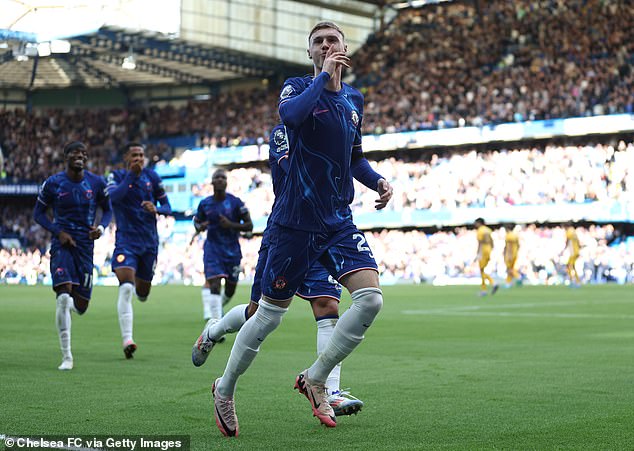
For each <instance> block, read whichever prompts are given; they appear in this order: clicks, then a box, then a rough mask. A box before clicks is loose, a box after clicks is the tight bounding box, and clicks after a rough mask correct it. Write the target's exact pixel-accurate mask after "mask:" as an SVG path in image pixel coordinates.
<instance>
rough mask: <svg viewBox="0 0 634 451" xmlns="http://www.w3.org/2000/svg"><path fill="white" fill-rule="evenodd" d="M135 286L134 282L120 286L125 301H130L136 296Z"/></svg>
mask: <svg viewBox="0 0 634 451" xmlns="http://www.w3.org/2000/svg"><path fill="white" fill-rule="evenodd" d="M134 288H135V287H134V284H133V283H132V282H123V283H122V284H121V285H119V291H120V292H121V293H122V294H123V295H124V296H125V299H130V298H131V297H132V295H133V294H134Z"/></svg>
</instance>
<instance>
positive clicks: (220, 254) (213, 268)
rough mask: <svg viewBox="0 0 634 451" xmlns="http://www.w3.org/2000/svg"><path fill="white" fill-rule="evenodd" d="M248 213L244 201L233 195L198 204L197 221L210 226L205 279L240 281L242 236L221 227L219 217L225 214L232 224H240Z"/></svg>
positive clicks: (207, 198)
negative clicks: (218, 278) (220, 278)
mask: <svg viewBox="0 0 634 451" xmlns="http://www.w3.org/2000/svg"><path fill="white" fill-rule="evenodd" d="M246 211H247V209H246V207H245V206H244V202H242V200H240V199H239V198H237V197H236V196H233V195H232V194H229V193H225V198H224V199H223V200H216V199H215V198H214V196H209V197H206V198H205V199H203V200H201V201H200V204H198V210H197V212H196V218H197V219H198V220H199V221H200V222H201V223H202V222H208V223H209V225H208V226H207V239H206V240H205V245H204V247H203V253H204V264H205V279H213V278H217V277H224V278H226V279H227V280H229V281H232V282H237V281H238V277H239V275H240V261H241V260H242V251H241V250H240V241H239V240H240V233H239V232H238V231H237V230H234V229H228V228H227V229H225V228H223V227H221V226H220V224H219V222H218V218H219V217H220V215H222V216H224V217H226V218H227V219H228V220H229V221H231V222H240V219H241V218H242V216H243V215H244V213H245V212H246Z"/></svg>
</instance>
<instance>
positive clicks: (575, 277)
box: [567, 255, 581, 287]
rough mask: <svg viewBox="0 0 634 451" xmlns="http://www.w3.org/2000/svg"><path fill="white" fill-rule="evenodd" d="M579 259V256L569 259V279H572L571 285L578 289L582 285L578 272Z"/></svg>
mask: <svg viewBox="0 0 634 451" xmlns="http://www.w3.org/2000/svg"><path fill="white" fill-rule="evenodd" d="M577 258H578V256H576V255H573V256H571V257H570V258H569V259H568V265H567V270H568V277H569V278H570V285H571V286H573V287H578V286H580V285H581V279H580V278H579V273H578V272H577Z"/></svg>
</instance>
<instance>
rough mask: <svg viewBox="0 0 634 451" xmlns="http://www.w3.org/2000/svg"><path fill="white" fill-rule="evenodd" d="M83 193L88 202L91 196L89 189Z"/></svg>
mask: <svg viewBox="0 0 634 451" xmlns="http://www.w3.org/2000/svg"><path fill="white" fill-rule="evenodd" d="M84 193H85V194H84V195H85V196H86V199H88V200H90V199H92V197H93V194H92V190H91V189H87V190H86V191H85V192H84Z"/></svg>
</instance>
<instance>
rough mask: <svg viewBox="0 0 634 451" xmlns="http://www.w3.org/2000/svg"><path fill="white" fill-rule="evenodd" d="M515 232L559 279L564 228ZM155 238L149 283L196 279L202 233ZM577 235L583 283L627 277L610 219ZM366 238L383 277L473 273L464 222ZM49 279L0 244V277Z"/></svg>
mask: <svg viewBox="0 0 634 451" xmlns="http://www.w3.org/2000/svg"><path fill="white" fill-rule="evenodd" d="M516 230H517V231H518V233H519V236H520V252H519V258H518V263H517V268H518V269H519V271H520V273H521V274H522V277H523V280H524V281H525V282H526V283H528V284H559V283H563V282H564V281H565V264H566V261H567V253H566V252H565V242H566V237H565V230H564V228H562V227H553V228H546V227H537V226H535V225H527V226H523V227H516ZM504 233H505V231H504V229H497V230H495V231H494V233H493V238H494V243H495V247H494V251H493V254H492V261H491V263H490V266H489V268H490V269H492V271H491V272H492V273H493V274H494V275H495V276H496V277H497V278H498V280H500V281H502V280H504V276H505V271H506V267H505V265H504V259H503V253H502V249H503V248H504ZM159 234H160V237H161V245H160V249H159V259H158V264H157V267H156V276H155V282H156V283H184V284H188V285H201V286H202V285H203V284H204V273H203V255H202V252H203V251H202V248H203V246H202V244H203V240H204V236H203V235H198V236H196V237H194V230H193V227H191V228H190V229H189V230H187V231H186V232H182V231H179V232H177V231H176V230H175V221H174V219H173V218H169V217H168V218H163V217H161V219H159ZM577 234H578V236H579V239H580V242H581V246H582V247H581V257H580V259H579V262H578V265H579V268H578V269H579V272H580V274H581V275H582V280H583V282H584V283H595V282H606V281H616V282H620V283H625V282H634V242H633V241H632V239H630V240H622V239H617V240H615V239H614V237H615V236H616V234H615V229H614V227H613V226H612V225H603V226H591V227H589V228H581V227H578V228H577ZM366 236H367V238H368V243H369V244H370V246H371V248H372V251H373V253H374V255H375V256H376V258H377V262H379V270H380V272H381V277H382V279H383V281H384V283H402V282H409V283H435V284H450V283H456V282H457V281H458V282H461V283H465V282H467V283H468V282H469V281H479V273H478V266H477V262H476V258H475V257H476V252H477V242H476V237H475V231H474V230H473V229H472V228H465V227H459V228H456V229H454V230H453V231H439V232H435V233H431V234H426V233H424V232H422V231H419V230H412V231H402V230H382V231H380V232H367V233H366ZM260 240H261V237H258V236H256V237H253V238H250V239H246V238H242V239H241V246H242V252H243V260H242V268H243V270H242V273H241V275H240V278H241V280H245V281H247V282H250V280H252V278H253V275H254V273H255V263H256V262H257V252H258V249H259V247H260ZM113 249H114V227H113V226H111V227H110V228H109V229H108V230H107V232H106V234H105V235H104V237H102V238H101V239H100V240H98V241H96V242H95V272H96V275H97V276H99V277H98V278H96V279H95V280H99V281H100V282H101V283H106V284H107V283H111V284H116V279H115V278H114V276H113V274H112V273H111V270H110V259H111V258H112V252H113ZM47 281H50V275H49V255H48V253H46V252H43V251H40V250H39V249H37V248H33V249H30V250H26V251H22V250H20V249H0V283H28V284H34V283H36V282H47Z"/></svg>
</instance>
